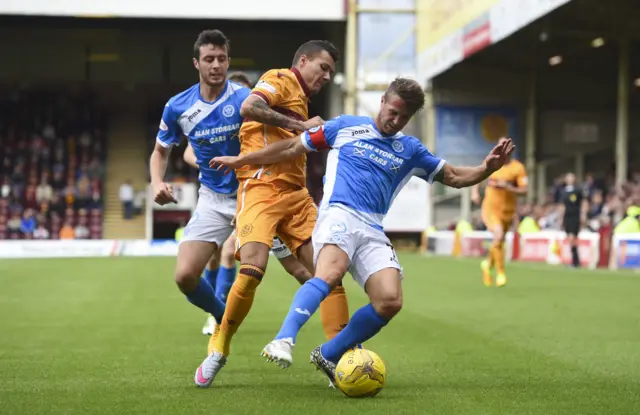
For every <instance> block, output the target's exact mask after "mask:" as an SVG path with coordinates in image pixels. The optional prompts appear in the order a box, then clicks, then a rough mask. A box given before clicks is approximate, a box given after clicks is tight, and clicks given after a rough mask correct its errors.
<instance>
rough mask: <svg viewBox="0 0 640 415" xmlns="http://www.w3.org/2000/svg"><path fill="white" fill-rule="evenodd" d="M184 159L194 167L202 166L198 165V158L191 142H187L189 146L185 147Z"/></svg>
mask: <svg viewBox="0 0 640 415" xmlns="http://www.w3.org/2000/svg"><path fill="white" fill-rule="evenodd" d="M182 159H183V160H184V162H185V163H187V164H188V165H189V166H191V167H193V168H194V169H199V168H200V167H199V166H198V158H197V157H196V153H195V152H194V151H193V147H191V143H189V144H187V148H185V150H184V153H183V154H182Z"/></svg>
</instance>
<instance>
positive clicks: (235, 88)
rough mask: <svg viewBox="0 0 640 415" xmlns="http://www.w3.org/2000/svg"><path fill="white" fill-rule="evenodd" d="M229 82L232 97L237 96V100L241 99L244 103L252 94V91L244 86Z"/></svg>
mask: <svg viewBox="0 0 640 415" xmlns="http://www.w3.org/2000/svg"><path fill="white" fill-rule="evenodd" d="M227 82H228V86H227V88H228V90H229V95H230V96H235V97H236V98H239V99H241V100H242V101H244V100H245V99H246V98H247V97H248V96H249V94H250V93H251V90H250V89H249V88H247V87H246V86H244V85H240V84H238V83H235V82H233V81H227Z"/></svg>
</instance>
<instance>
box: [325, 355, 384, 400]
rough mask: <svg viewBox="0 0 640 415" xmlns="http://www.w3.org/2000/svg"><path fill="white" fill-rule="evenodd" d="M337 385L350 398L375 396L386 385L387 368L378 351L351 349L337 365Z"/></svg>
mask: <svg viewBox="0 0 640 415" xmlns="http://www.w3.org/2000/svg"><path fill="white" fill-rule="evenodd" d="M335 377H336V386H337V387H338V388H339V389H340V390H341V391H342V392H344V394H345V395H347V396H348V397H350V398H364V397H368V396H375V395H377V394H378V392H380V391H381V390H382V388H383V387H384V382H385V380H386V379H387V368H386V367H385V365H384V361H383V360H382V359H381V358H380V356H378V355H377V354H376V353H374V352H372V351H371V350H367V349H351V350H349V351H348V352H346V353H345V354H344V355H342V358H341V359H340V361H339V362H338V365H337V366H336V373H335Z"/></svg>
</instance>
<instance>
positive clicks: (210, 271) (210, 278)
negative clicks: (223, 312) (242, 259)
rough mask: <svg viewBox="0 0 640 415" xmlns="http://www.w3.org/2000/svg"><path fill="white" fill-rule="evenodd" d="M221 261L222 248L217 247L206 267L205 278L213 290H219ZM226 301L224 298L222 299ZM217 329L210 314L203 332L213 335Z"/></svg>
mask: <svg viewBox="0 0 640 415" xmlns="http://www.w3.org/2000/svg"><path fill="white" fill-rule="evenodd" d="M219 263H220V249H216V250H215V252H214V253H213V255H211V258H210V259H209V262H207V266H206V267H205V269H204V279H205V280H207V282H208V283H209V285H211V287H212V288H213V291H214V292H216V290H217V288H216V287H217V274H218V269H219V268H218V266H219ZM222 302H224V300H223V301H222ZM215 329H216V320H215V318H214V317H213V316H212V315H211V314H209V316H208V317H207V321H205V323H204V326H202V334H204V335H208V336H211V335H213V332H214V331H215Z"/></svg>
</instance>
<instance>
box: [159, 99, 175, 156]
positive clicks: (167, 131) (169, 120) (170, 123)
mask: <svg viewBox="0 0 640 415" xmlns="http://www.w3.org/2000/svg"><path fill="white" fill-rule="evenodd" d="M180 136H181V134H180V125H178V117H177V115H176V114H175V111H173V109H172V108H171V105H170V103H167V105H165V107H164V111H163V112H162V119H161V120H160V127H159V129H158V135H157V138H156V141H157V142H158V143H159V144H160V145H161V146H162V147H165V148H168V147H171V146H176V145H178V144H180Z"/></svg>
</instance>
